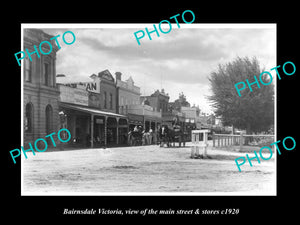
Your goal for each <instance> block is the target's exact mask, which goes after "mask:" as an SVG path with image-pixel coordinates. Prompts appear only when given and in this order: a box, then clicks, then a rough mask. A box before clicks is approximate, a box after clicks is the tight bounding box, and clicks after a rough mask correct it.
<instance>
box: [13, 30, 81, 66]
mask: <svg viewBox="0 0 300 225" xmlns="http://www.w3.org/2000/svg"><path fill="white" fill-rule="evenodd" d="M66 34H71V35H72V36H73V41H71V42H67V41H66V39H65V35H66ZM59 37H60V35H56V36H55V37H52V38H50V40H55V42H56V44H57V47H58V49H61V47H60V44H59V42H58V38H59ZM62 40H63V42H64V43H65V44H66V45H71V44H73V43H74V42H75V40H76V37H75V34H74V33H73V32H72V31H66V32H65V33H63V35H62ZM43 45H48V46H49V51H48V52H44V51H43V48H42V47H43ZM33 48H34V51H33V52H29V51H28V49H27V48H26V49H25V52H24V51H20V52H17V53H15V58H16V60H17V62H18V64H19V66H21V63H20V61H21V60H22V59H24V58H25V57H26V53H27V56H28V57H29V60H30V61H31V62H32V58H31V55H33V54H37V56H38V58H40V54H39V51H38V49H37V47H36V45H33ZM39 50H40V52H41V53H42V54H43V55H49V54H50V53H51V52H52V44H51V42H49V41H42V42H41V43H40V45H39ZM18 55H21V57H20V58H19V57H18Z"/></svg>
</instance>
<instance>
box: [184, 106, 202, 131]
mask: <svg viewBox="0 0 300 225" xmlns="http://www.w3.org/2000/svg"><path fill="white" fill-rule="evenodd" d="M181 112H182V113H184V115H185V122H186V123H187V124H189V125H190V126H191V127H193V126H194V127H195V128H197V129H201V121H200V118H199V114H200V109H199V107H184V106H182V107H181Z"/></svg>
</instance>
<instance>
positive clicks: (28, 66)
mask: <svg viewBox="0 0 300 225" xmlns="http://www.w3.org/2000/svg"><path fill="white" fill-rule="evenodd" d="M25 81H27V82H31V81H32V62H31V61H30V60H29V58H28V57H26V58H25Z"/></svg>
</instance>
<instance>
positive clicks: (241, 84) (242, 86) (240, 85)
mask: <svg viewBox="0 0 300 225" xmlns="http://www.w3.org/2000/svg"><path fill="white" fill-rule="evenodd" d="M287 64H290V65H292V67H293V71H292V72H287V71H286V68H285V67H286V65H287ZM279 67H280V65H279V66H276V67H274V68H272V69H271V70H275V71H276V74H277V76H278V79H279V80H281V76H280V74H279V72H278V70H277V69H278V68H279ZM282 70H283V72H284V73H285V75H288V76H291V75H293V74H294V73H295V72H296V66H295V64H294V63H292V62H290V61H287V62H286V63H284V64H283V66H282ZM263 74H268V75H269V77H270V80H269V82H268V83H265V82H264V81H263V80H262V75H263ZM254 80H255V81H254V82H252V83H249V80H248V79H246V83H247V85H248V87H249V89H250V92H252V91H253V90H252V88H251V86H252V85H255V84H256V85H257V87H258V88H260V85H259V82H258V79H257V77H256V76H254ZM259 80H260V83H261V84H262V85H265V86H267V85H270V84H271V83H272V80H273V78H272V75H271V73H270V72H268V71H263V72H262V73H261V74H260V75H259ZM234 86H235V89H236V91H237V93H238V95H239V96H240V97H241V90H244V89H245V88H246V84H245V82H243V81H242V82H238V83H236V84H235V85H234Z"/></svg>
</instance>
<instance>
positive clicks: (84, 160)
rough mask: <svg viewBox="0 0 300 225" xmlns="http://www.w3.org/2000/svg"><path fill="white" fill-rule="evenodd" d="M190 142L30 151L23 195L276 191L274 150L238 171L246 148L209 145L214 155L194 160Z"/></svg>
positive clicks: (246, 192)
mask: <svg viewBox="0 0 300 225" xmlns="http://www.w3.org/2000/svg"><path fill="white" fill-rule="evenodd" d="M189 145H190V143H188V146H187V147H185V148H183V147H181V148H178V147H177V148H160V147H159V146H155V145H152V146H136V147H123V148H107V149H102V148H99V149H82V150H68V151H57V150H56V151H46V152H43V153H40V152H37V153H36V155H35V156H34V155H32V154H30V153H27V155H28V159H24V157H22V175H23V185H22V194H23V195H36V194H38V195H105V194H117V195H122V194H127V195H139V194H140V195H151V194H152V195H156V194H158V195H164V194H166V195H168V194H171V195H172V194H175V195H177V194H178V195H181V194H182V195H185V194H191V195H210V194H211V195H227V194H230V195H231V194H232V195H249V194H250V195H275V194H276V183H275V182H276V179H275V175H276V173H275V171H276V166H275V164H276V160H274V155H273V157H272V159H270V160H268V161H264V160H261V163H260V164H259V163H258V162H257V161H256V160H253V161H252V163H253V166H252V167H250V165H249V163H248V162H246V163H245V164H244V165H243V166H241V169H242V172H239V171H238V169H237V166H236V164H235V162H234V159H235V158H237V157H239V156H245V154H246V153H245V152H241V153H240V152H236V151H233V150H228V149H227V150H220V149H212V147H209V149H208V155H209V157H210V158H209V159H191V158H190V155H191V147H190V146H189ZM210 146H211V145H210ZM200 153H201V151H200ZM248 154H249V156H254V154H253V153H248ZM265 157H266V158H268V155H266V156H265ZM120 192H122V193H120Z"/></svg>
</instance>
